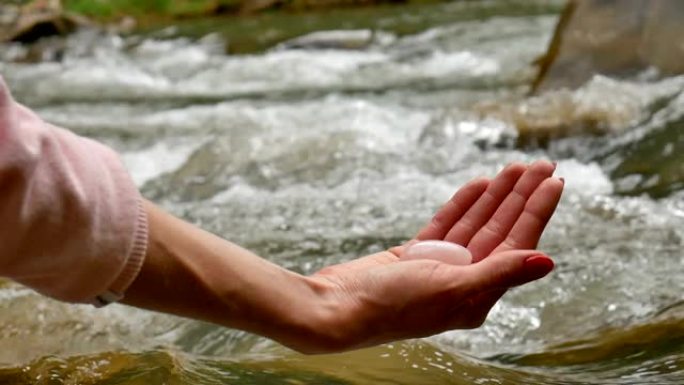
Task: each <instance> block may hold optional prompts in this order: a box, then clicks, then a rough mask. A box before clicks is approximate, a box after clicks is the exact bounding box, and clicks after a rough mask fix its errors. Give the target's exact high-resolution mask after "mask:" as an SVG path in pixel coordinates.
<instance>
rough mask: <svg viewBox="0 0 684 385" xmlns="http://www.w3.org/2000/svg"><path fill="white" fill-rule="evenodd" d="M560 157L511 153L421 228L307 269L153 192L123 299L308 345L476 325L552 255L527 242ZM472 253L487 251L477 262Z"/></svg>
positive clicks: (541, 216) (540, 218) (552, 189)
mask: <svg viewBox="0 0 684 385" xmlns="http://www.w3.org/2000/svg"><path fill="white" fill-rule="evenodd" d="M553 169H554V167H553V165H551V164H550V163H548V162H537V163H535V164H533V165H532V166H529V167H527V166H525V165H512V166H509V167H508V168H506V169H505V170H504V171H502V173H501V174H500V175H499V176H497V178H495V179H494V180H493V181H491V182H489V181H487V180H483V179H482V180H476V181H474V182H472V183H470V184H468V185H466V186H465V187H464V188H463V189H462V190H460V191H459V192H458V193H457V194H456V195H455V196H454V197H453V198H452V200H450V201H449V202H448V203H447V204H446V205H445V206H444V207H443V208H442V209H441V210H440V211H439V212H438V213H437V215H436V216H435V218H434V219H433V220H432V221H431V222H430V224H429V225H428V226H426V228H425V229H423V230H422V231H421V232H420V233H419V234H418V236H417V238H416V240H414V241H411V242H409V243H408V244H407V245H404V246H399V247H396V248H393V249H391V250H388V251H385V252H381V253H377V254H373V255H370V256H366V257H363V258H360V259H357V260H354V261H351V262H348V263H344V264H340V265H335V266H331V267H328V268H326V269H323V270H322V271H320V272H319V273H317V274H314V275H312V276H308V277H305V276H301V275H298V274H295V273H293V272H290V271H287V270H285V269H283V268H281V267H279V266H277V265H274V264H272V263H270V262H268V261H266V260H264V259H261V258H259V257H257V256H256V255H254V254H252V253H250V252H249V251H247V250H244V249H242V248H240V247H238V246H235V245H233V244H231V243H230V242H226V241H224V240H222V239H220V238H218V237H216V236H214V235H211V234H209V233H207V232H205V231H203V230H200V229H198V228H196V227H194V226H192V225H190V224H188V223H185V222H183V221H181V220H179V219H176V218H174V217H172V216H170V215H169V214H166V213H165V212H163V211H162V210H160V209H159V208H157V207H155V206H154V205H153V204H151V203H147V204H146V209H147V212H148V216H149V223H150V244H149V250H148V254H147V259H146V261H145V265H144V266H143V269H142V271H141V273H140V275H139V277H138V278H137V279H136V281H135V282H134V283H133V285H132V286H131V288H130V290H129V291H128V293H127V297H126V299H125V300H124V303H127V304H130V305H133V306H138V307H142V308H147V309H153V310H157V311H162V312H166V313H172V314H177V315H181V316H186V317H190V318H195V319H201V320H205V321H209V322H213V323H216V324H220V325H224V326H228V327H234V328H239V329H242V330H247V331H250V332H253V333H257V334H260V335H264V336H267V337H269V338H272V339H274V340H276V341H279V342H281V343H283V344H285V345H287V346H290V347H292V348H294V349H297V350H300V351H303V352H309V353H318V352H334V351H341V350H347V349H353V348H359V347H364V346H369V345H373V344H379V343H383V342H388V341H391V340H396V339H403V338H412V337H421V336H425V335H430V334H435V333H438V332H442V331H445V330H448V329H455V328H472V327H476V326H479V325H480V324H481V323H482V322H483V321H484V319H485V318H486V315H487V313H488V312H489V310H490V309H491V307H492V306H493V305H494V304H495V303H496V301H497V300H498V299H499V298H500V297H501V295H503V293H504V292H505V291H506V289H508V288H510V287H512V286H516V285H520V284H523V283H526V282H529V281H532V280H535V279H538V278H541V277H542V276H544V275H546V274H547V273H548V272H549V271H550V270H551V269H552V267H553V262H552V261H551V260H550V259H549V258H548V257H546V256H544V255H542V254H541V253H539V252H537V251H534V250H521V248H533V247H535V246H536V243H537V241H538V239H539V237H540V236H541V232H542V231H543V228H544V226H545V225H546V222H547V221H548V219H549V217H550V216H551V214H552V213H553V211H554V209H555V206H556V204H557V202H558V199H559V197H560V193H561V191H562V182H561V181H560V180H558V179H555V178H551V174H552V173H553ZM497 208H499V209H498V210H497ZM494 224H496V227H494V226H495V225H494ZM492 228H494V230H492ZM452 237H460V239H459V240H460V241H461V243H462V244H464V245H467V246H468V249H469V251H466V249H464V248H461V247H458V246H455V245H454V244H453V243H451V242H452V239H453V238H452ZM426 239H432V240H438V241H444V240H446V241H449V243H447V242H437V243H435V242H422V241H424V240H426ZM514 247H515V249H513V248H514ZM494 251H495V252H494ZM479 253H486V254H487V255H488V256H487V257H486V258H484V257H483V256H481V255H480V254H479ZM470 254H472V256H473V257H474V258H479V259H477V261H478V262H477V263H474V264H468V261H469V259H470Z"/></svg>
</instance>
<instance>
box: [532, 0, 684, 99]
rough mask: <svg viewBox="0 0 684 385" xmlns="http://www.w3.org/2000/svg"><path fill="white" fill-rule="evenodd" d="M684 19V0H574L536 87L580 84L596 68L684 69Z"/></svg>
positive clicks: (626, 71)
mask: <svg viewBox="0 0 684 385" xmlns="http://www.w3.org/2000/svg"><path fill="white" fill-rule="evenodd" d="M682 20H684V1H681V0H581V1H580V0H570V1H569V2H568V5H567V6H566V9H565V11H564V12H563V14H562V15H561V18H560V19H559V22H558V26H557V27H556V31H555V33H554V37H553V40H552V41H551V44H550V46H549V48H548V51H547V54H546V55H545V56H544V57H542V58H541V59H540V60H539V65H540V71H539V75H538V77H537V79H536V80H535V82H534V84H533V87H532V90H533V92H538V91H544V90H549V89H558V88H563V87H567V88H577V87H579V86H580V85H582V84H584V83H585V82H586V81H587V80H589V79H590V78H591V77H592V76H593V75H595V74H602V75H607V76H611V77H629V76H632V75H634V74H637V73H639V72H641V71H644V70H646V69H649V68H654V69H656V70H657V72H658V74H659V75H660V76H668V75H674V74H681V73H684V23H682Z"/></svg>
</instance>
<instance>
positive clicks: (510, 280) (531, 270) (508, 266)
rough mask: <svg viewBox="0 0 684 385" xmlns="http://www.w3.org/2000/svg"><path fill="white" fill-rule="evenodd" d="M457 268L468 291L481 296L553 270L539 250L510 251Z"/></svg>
mask: <svg viewBox="0 0 684 385" xmlns="http://www.w3.org/2000/svg"><path fill="white" fill-rule="evenodd" d="M456 268H457V269H460V270H461V283H462V284H463V285H464V287H465V290H466V291H471V292H472V293H474V294H479V293H483V292H488V291H492V290H497V289H506V288H510V287H513V286H518V285H522V284H524V283H527V282H531V281H534V280H537V279H539V278H542V277H544V276H545V275H547V274H548V273H549V272H550V271H551V270H552V269H553V261H552V260H551V258H549V257H548V256H546V255H544V254H542V253H541V252H539V251H536V250H508V251H504V252H501V253H496V254H492V255H491V256H489V257H487V258H485V259H483V260H482V261H480V262H478V263H473V264H471V265H468V266H458V267H456Z"/></svg>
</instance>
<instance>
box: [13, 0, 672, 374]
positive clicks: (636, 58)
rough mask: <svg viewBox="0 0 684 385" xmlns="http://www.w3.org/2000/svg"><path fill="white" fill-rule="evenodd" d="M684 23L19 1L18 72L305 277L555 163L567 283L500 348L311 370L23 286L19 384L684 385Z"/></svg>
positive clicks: (555, 276) (494, 335)
mask: <svg viewBox="0 0 684 385" xmlns="http://www.w3.org/2000/svg"><path fill="white" fill-rule="evenodd" d="M682 21H684V2H681V1H676V0H655V1H646V0H620V1H618V0H596V1H593V0H585V1H569V2H567V1H561V0H526V1H523V0H511V1H504V0H478V1H451V2H445V1H436V0H184V1H171V0H150V1H133V0H110V1H107V0H62V1H59V0H42V1H11V0H10V1H8V0H3V1H2V2H0V73H1V74H2V76H3V77H5V79H6V80H7V82H8V83H9V85H10V88H11V89H12V91H13V93H14V94H15V97H16V98H17V99H18V100H19V101H21V102H22V103H24V104H26V105H28V106H30V107H31V108H33V109H35V110H36V111H37V112H38V113H39V114H40V115H41V116H42V117H44V118H45V119H46V120H48V121H50V122H53V123H55V124H58V125H61V126H64V127H67V128H69V129H71V130H73V131H75V132H77V133H79V134H82V135H86V136H89V137H93V138H95V139H97V140H100V141H102V142H105V143H106V144H108V145H110V146H112V147H113V148H115V149H116V150H117V151H118V152H119V153H120V154H121V155H122V157H123V159H124V161H125V163H126V164H127V166H128V167H129V170H130V172H131V173H132V175H133V178H134V179H135V181H136V183H137V184H138V185H139V187H140V189H141V190H142V192H143V194H144V195H145V196H146V197H148V198H150V199H152V200H154V201H156V202H158V203H160V204H161V205H162V206H164V207H165V208H166V209H168V210H170V211H171V212H173V213H174V214H176V215H178V216H180V217H182V218H185V219H186V220H188V221H191V222H193V223H195V224H197V225H199V226H201V227H203V228H205V229H207V230H210V231H212V232H214V233H216V234H219V235H221V236H222V237H225V238H227V239H230V240H232V241H235V242H237V243H239V244H241V245H243V246H245V247H247V248H249V249H252V250H254V251H256V252H257V253H258V254H260V255H262V256H264V257H266V258H268V259H270V260H272V261H274V262H276V263H279V264H281V265H284V266H286V267H287V268H289V269H292V270H295V271H298V272H301V273H311V272H314V271H316V270H317V269H319V268H320V267H322V266H324V265H327V264H331V263H335V262H339V261H343V260H347V259H350V258H354V257H356V256H359V255H363V254H366V253H370V252H375V251H378V250H382V249H383V248H386V247H388V246H391V245H395V244H396V243H398V242H402V241H404V240H406V239H408V238H410V237H411V236H412V235H413V234H414V233H415V231H416V230H417V229H418V228H419V227H420V226H421V224H422V223H424V222H425V221H426V220H428V219H429V218H430V216H431V214H432V213H433V212H434V211H435V209H436V208H437V207H439V205H440V204H441V203H442V202H443V201H445V200H446V199H447V198H448V197H449V196H450V195H451V193H452V192H453V191H454V190H455V189H456V188H458V187H459V186H460V185H462V184H463V183H465V182H466V181H467V180H469V179H471V178H473V177H476V176H480V175H492V174H494V173H496V172H497V171H498V170H499V169H501V168H502V167H503V165H505V164H506V163H508V162H511V161H532V160H534V159H539V158H548V159H553V160H555V161H558V163H559V165H558V171H557V174H558V175H560V176H563V177H564V178H565V179H566V191H565V193H564V196H563V199H562V201H561V204H560V206H559V208H558V211H557V213H556V215H555V216H554V218H553V219H552V222H551V224H550V227H549V229H548V230H547V231H546V234H545V236H544V237H543V239H542V242H541V245H540V249H542V250H544V251H545V252H547V253H548V254H549V255H552V256H553V257H554V258H555V260H556V261H557V267H556V270H555V271H554V273H552V274H551V275H550V276H549V277H547V278H545V279H543V280H541V281H540V282H536V283H534V284H531V285H527V286H525V287H521V288H517V289H515V290H513V291H511V292H510V293H508V294H507V295H506V297H505V298H504V300H503V301H502V302H501V303H500V304H498V305H497V306H496V307H495V308H494V310H493V311H492V313H491V314H490V317H489V320H488V321H487V323H486V324H485V325H484V326H483V327H482V328H480V329H478V330H472V331H453V332H447V333H444V334H441V335H438V336H434V337H431V338H426V339H421V340H412V341H404V342H399V343H394V344H388V345H384V346H380V347H376V348H372V349H366V350H362V351H357V352H350V353H345V354H338V355H327V356H316V357H307V356H302V355H299V354H296V353H293V352H291V351H289V350H287V349H285V348H283V347H281V346H279V345H277V344H275V343H273V342H271V341H269V340H266V339H263V338H261V337H257V336H254V335H250V334H247V333H243V332H240V331H235V330H229V329H224V328H219V327H215V326H212V325H208V324H204V323H201V322H196V321H190V320H185V319H180V318H175V317H171V316H166V315H160V314H155V313H150V312H146V311H142V310H136V309H132V308H128V307H125V306H120V305H113V306H110V307H107V308H105V309H101V310H95V309H93V308H91V307H89V306H72V305H66V304H61V303H57V302H55V301H52V300H49V299H46V298H43V297H41V296H39V295H37V294H34V293H33V292H31V291H30V290H28V289H26V288H23V287H21V286H19V285H16V284H13V283H11V282H8V281H0V384H2V385H5V384H8V385H9V384H12V385H14V384H174V385H175V384H212V385H213V384H407V385H409V384H440V385H443V384H660V385H662V384H673V385H674V384H679V385H680V384H682V383H684V295H683V294H682V293H684V262H683V261H684V259H683V256H684V252H683V251H682V250H683V249H684V192H683V190H684V92H683V91H684V76H681V74H682V73H683V72H684V33H683V32H684V31H682V29H684V27H683V26H684V23H683V22H682Z"/></svg>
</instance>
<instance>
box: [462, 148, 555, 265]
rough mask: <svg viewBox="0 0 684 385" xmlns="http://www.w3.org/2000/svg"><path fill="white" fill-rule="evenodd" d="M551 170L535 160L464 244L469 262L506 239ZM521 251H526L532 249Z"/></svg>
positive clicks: (553, 166)
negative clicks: (469, 253)
mask: <svg viewBox="0 0 684 385" xmlns="http://www.w3.org/2000/svg"><path fill="white" fill-rule="evenodd" d="M555 168H556V166H555V165H554V164H553V163H551V162H549V161H546V160H539V161H536V162H534V163H533V164H532V165H530V167H529V168H528V169H527V170H526V171H525V173H524V174H523V175H522V176H521V177H520V179H518V181H517V182H516V184H515V186H514V187H513V190H512V191H511V192H510V193H509V194H508V196H506V198H505V199H504V201H503V202H502V203H501V205H500V206H499V207H498V209H496V212H495V213H494V215H493V216H492V217H491V218H490V219H489V221H488V222H487V223H486V224H485V225H484V226H483V227H482V228H480V229H479V230H478V231H477V233H476V234H475V235H474V236H473V238H472V239H471V240H470V242H469V243H468V250H470V252H471V253H472V254H473V261H475V262H477V261H479V260H481V259H482V258H484V257H485V256H487V255H489V254H490V253H491V252H492V250H494V249H495V248H496V247H497V246H498V245H499V244H501V242H503V241H504V239H506V236H507V235H508V233H509V232H510V231H511V228H513V225H514V224H515V222H516V221H517V220H518V217H519V216H520V215H521V214H522V212H523V210H524V209H525V205H526V204H527V201H528V199H529V198H530V196H531V195H532V193H533V192H534V191H535V190H536V189H537V187H539V185H540V184H541V183H542V182H543V181H544V180H546V179H547V178H549V177H551V175H553V172H554V170H555ZM523 248H524V249H529V248H534V246H530V247H523Z"/></svg>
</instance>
